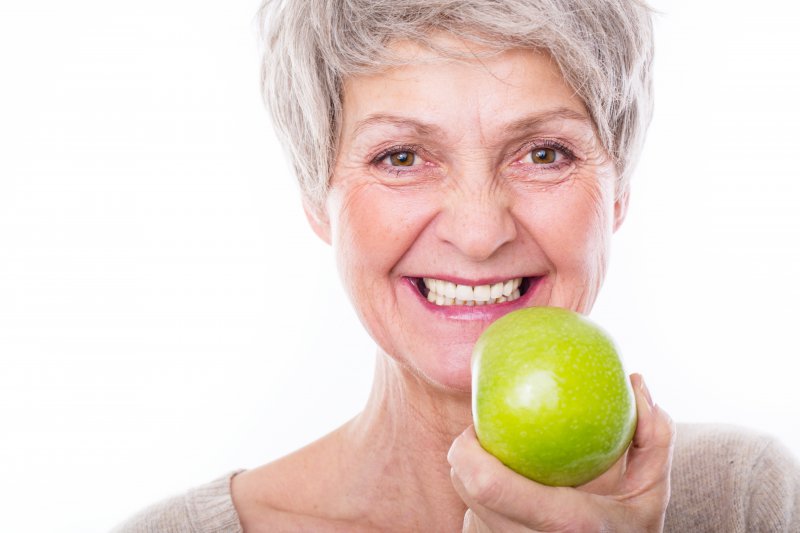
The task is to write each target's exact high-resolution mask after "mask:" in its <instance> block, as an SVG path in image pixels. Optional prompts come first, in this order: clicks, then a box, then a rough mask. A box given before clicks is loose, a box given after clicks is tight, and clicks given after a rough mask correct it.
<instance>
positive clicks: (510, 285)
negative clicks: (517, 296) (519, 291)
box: [503, 279, 514, 296]
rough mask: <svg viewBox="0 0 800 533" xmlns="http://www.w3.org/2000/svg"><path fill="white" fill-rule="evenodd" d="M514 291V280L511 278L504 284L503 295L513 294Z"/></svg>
mask: <svg viewBox="0 0 800 533" xmlns="http://www.w3.org/2000/svg"><path fill="white" fill-rule="evenodd" d="M512 292H514V280H513V279H510V280H508V281H506V282H505V283H504V284H503V296H511V293H512Z"/></svg>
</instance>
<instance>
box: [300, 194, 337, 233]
mask: <svg viewBox="0 0 800 533" xmlns="http://www.w3.org/2000/svg"><path fill="white" fill-rule="evenodd" d="M303 211H305V213H306V220H308V223H309V224H310V225H311V229H313V230H314V233H316V234H317V237H319V238H320V239H322V240H323V241H325V242H326V243H327V244H330V243H331V222H330V219H329V217H328V211H327V209H325V206H320V205H318V204H316V203H314V202H312V201H311V200H309V199H308V198H303Z"/></svg>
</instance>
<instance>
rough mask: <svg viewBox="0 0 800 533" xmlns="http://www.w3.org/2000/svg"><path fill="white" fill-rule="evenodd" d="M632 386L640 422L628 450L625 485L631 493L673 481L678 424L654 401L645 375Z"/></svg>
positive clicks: (634, 376)
mask: <svg viewBox="0 0 800 533" xmlns="http://www.w3.org/2000/svg"><path fill="white" fill-rule="evenodd" d="M631 385H632V386H633V390H634V395H635V397H636V412H637V416H638V422H637V425H636V432H635V433H634V436H633V443H632V444H631V447H630V449H629V451H628V457H627V461H628V468H627V472H626V474H625V485H626V487H627V488H628V489H630V490H642V489H644V488H647V487H648V486H652V485H653V484H654V483H658V482H662V481H664V478H666V479H667V481H668V480H669V471H670V468H671V465H672V450H673V446H674V443H675V424H674V423H673V421H672V418H670V416H669V415H668V414H667V413H666V411H664V410H663V409H661V408H660V407H658V406H657V405H656V404H655V403H654V402H653V399H652V397H651V396H650V391H649V390H648V389H647V385H646V384H645V383H644V379H643V378H642V376H641V375H639V374H633V375H631ZM667 489H668V485H667Z"/></svg>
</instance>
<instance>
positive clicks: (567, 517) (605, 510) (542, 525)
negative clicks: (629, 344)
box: [447, 374, 675, 533]
mask: <svg viewBox="0 0 800 533" xmlns="http://www.w3.org/2000/svg"><path fill="white" fill-rule="evenodd" d="M631 384H632V385H633V390H634V394H635V396H636V409H637V414H638V424H637V426H636V433H635V434H634V436H633V442H632V443H631V446H630V447H629V448H628V451H627V452H626V453H625V454H623V456H622V457H621V458H620V460H619V461H617V463H616V464H615V465H614V466H612V467H611V469H609V470H608V471H607V472H606V473H604V474H603V475H601V476H600V477H598V478H597V479H595V480H593V481H591V482H589V483H587V484H585V485H581V486H580V487H577V488H571V487H548V486H545V485H541V484H539V483H536V482H534V481H531V480H529V479H527V478H525V477H523V476H521V475H519V474H517V473H516V472H514V471H513V470H511V469H509V468H507V467H506V466H505V465H503V464H502V463H501V462H500V461H499V460H498V459H496V458H495V457H494V456H492V455H490V454H489V453H488V452H486V451H485V450H484V449H483V448H482V447H481V445H480V443H479V442H478V439H477V437H476V435H475V430H474V428H473V427H472V426H470V427H469V428H467V429H466V431H464V433H462V434H461V435H460V436H459V437H458V438H457V439H456V440H455V441H454V442H453V445H452V447H451V448H450V452H449V453H448V455H447V459H448V461H449V462H450V465H451V467H452V468H451V470H450V477H451V478H452V481H453V486H454V487H455V489H456V491H457V492H458V494H459V496H461V499H462V500H464V503H465V504H466V505H467V507H468V508H469V509H468V510H467V512H466V514H465V516H464V527H463V531H464V532H475V533H477V532H489V531H492V532H504V533H505V532H508V533H513V532H523V531H538V532H586V531H632V532H633V531H636V532H642V531H647V532H650V531H661V530H662V529H663V527H664V514H665V512H666V509H667V503H668V502H669V475H670V467H671V464H672V447H673V443H674V440H675V427H674V424H673V423H672V419H671V418H670V417H669V415H668V414H667V413H665V412H664V411H663V410H661V409H660V408H659V407H658V406H656V405H655V404H654V403H653V401H652V399H651V398H650V393H649V392H648V390H647V387H646V386H645V384H644V381H643V380H642V377H641V376H640V375H638V374H634V375H632V376H631Z"/></svg>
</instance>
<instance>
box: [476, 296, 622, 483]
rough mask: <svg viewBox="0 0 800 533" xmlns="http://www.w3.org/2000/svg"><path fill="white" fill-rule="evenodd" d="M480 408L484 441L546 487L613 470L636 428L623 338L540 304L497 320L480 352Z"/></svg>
mask: <svg viewBox="0 0 800 533" xmlns="http://www.w3.org/2000/svg"><path fill="white" fill-rule="evenodd" d="M472 415H473V421H474V423H475V432H476V433H477V435H478V440H479V441H480V443H481V445H482V446H483V448H484V449H485V450H486V451H488V452H489V453H491V454H492V455H494V456H495V457H497V458H498V459H500V461H501V462H503V463H504V464H505V465H506V466H508V467H509V468H511V469H512V470H514V471H516V472H518V473H520V474H522V475H523V476H525V477H527V478H529V479H532V480H534V481H537V482H539V483H542V484H545V485H554V486H573V487H574V486H577V485H582V484H583V483H587V482H588V481H591V480H592V479H594V478H596V477H597V476H599V475H600V474H602V473H603V472H605V471H606V470H608V469H609V468H610V467H611V466H612V465H613V464H614V463H615V462H616V461H617V459H619V458H620V456H621V455H622V454H623V453H624V452H625V450H626V449H627V447H628V445H629V444H630V442H631V439H632V438H633V433H634V430H635V429H636V401H635V398H634V396H633V389H632V388H631V385H630V381H629V380H628V377H627V375H626V373H625V370H624V369H623V367H622V362H621V361H620V358H619V356H618V354H617V350H616V348H615V346H614V342H613V341H612V340H611V338H610V337H609V336H608V335H607V334H606V333H605V332H604V331H603V330H601V329H600V328H599V327H598V326H596V325H595V324H593V323H592V322H590V321H589V320H588V319H586V318H585V317H583V316H581V315H579V314H577V313H574V312H572V311H569V310H566V309H561V308H557V307H530V308H526V309H520V310H518V311H514V312H512V313H509V314H507V315H505V316H503V317H502V318H500V319H498V320H496V321H495V322H493V323H492V324H491V325H490V326H489V327H488V328H487V329H486V330H485V331H484V332H483V334H482V335H481V336H480V338H479V339H478V342H477V343H476V344H475V348H474V351H473V354H472Z"/></svg>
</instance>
